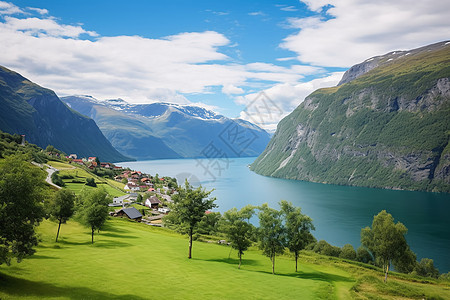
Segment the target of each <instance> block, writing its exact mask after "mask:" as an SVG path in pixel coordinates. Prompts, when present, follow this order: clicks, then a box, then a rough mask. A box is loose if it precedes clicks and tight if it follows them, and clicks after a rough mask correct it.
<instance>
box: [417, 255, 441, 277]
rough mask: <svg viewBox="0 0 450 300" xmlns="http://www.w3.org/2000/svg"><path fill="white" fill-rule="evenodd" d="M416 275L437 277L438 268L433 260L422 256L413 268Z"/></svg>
mask: <svg viewBox="0 0 450 300" xmlns="http://www.w3.org/2000/svg"><path fill="white" fill-rule="evenodd" d="M414 270H415V271H416V273H417V275H420V276H425V277H434V278H438V277H439V270H438V269H436V268H435V266H434V262H433V260H432V259H429V258H422V259H421V260H420V262H419V263H417V264H416V267H415V269H414Z"/></svg>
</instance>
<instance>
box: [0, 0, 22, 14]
mask: <svg viewBox="0 0 450 300" xmlns="http://www.w3.org/2000/svg"><path fill="white" fill-rule="evenodd" d="M23 13H24V11H23V10H21V9H20V8H19V7H17V6H16V5H14V4H12V3H9V2H4V1H0V15H13V14H23Z"/></svg>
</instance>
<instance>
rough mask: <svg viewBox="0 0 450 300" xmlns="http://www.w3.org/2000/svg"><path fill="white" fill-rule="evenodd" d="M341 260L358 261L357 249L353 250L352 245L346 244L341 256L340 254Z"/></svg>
mask: <svg viewBox="0 0 450 300" xmlns="http://www.w3.org/2000/svg"><path fill="white" fill-rule="evenodd" d="M339 257H340V258H345V259H350V260H355V259H356V251H355V248H353V246H352V245H350V244H345V245H344V246H343V247H342V251H341V254H339Z"/></svg>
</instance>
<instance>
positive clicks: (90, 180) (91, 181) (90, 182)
mask: <svg viewBox="0 0 450 300" xmlns="http://www.w3.org/2000/svg"><path fill="white" fill-rule="evenodd" d="M85 184H86V185H87V186H92V187H97V184H96V183H95V179H94V178H92V177H88V178H86V183H85Z"/></svg>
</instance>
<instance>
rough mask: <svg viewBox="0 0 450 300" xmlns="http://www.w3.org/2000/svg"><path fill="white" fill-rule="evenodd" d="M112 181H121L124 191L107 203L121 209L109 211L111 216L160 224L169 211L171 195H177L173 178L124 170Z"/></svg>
mask: <svg viewBox="0 0 450 300" xmlns="http://www.w3.org/2000/svg"><path fill="white" fill-rule="evenodd" d="M114 180H116V181H118V182H122V183H124V184H125V186H124V188H123V189H124V190H125V191H127V192H128V194H127V195H124V196H121V197H116V198H114V199H113V203H111V204H110V205H109V206H110V207H121V208H120V209H117V210H115V211H114V212H111V213H110V215H111V216H114V217H127V218H129V219H131V220H135V221H138V222H142V223H145V224H148V225H152V226H159V227H161V226H162V220H161V219H162V218H163V217H164V216H165V215H166V214H168V213H169V212H170V208H169V207H168V205H169V203H172V202H173V200H172V196H174V195H176V194H178V192H177V190H176V187H177V184H176V180H175V179H173V178H169V177H161V178H159V177H158V174H156V175H155V176H150V175H149V174H144V173H142V172H140V171H132V170H126V171H123V172H122V173H121V174H120V175H117V176H116V177H115V178H114Z"/></svg>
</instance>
